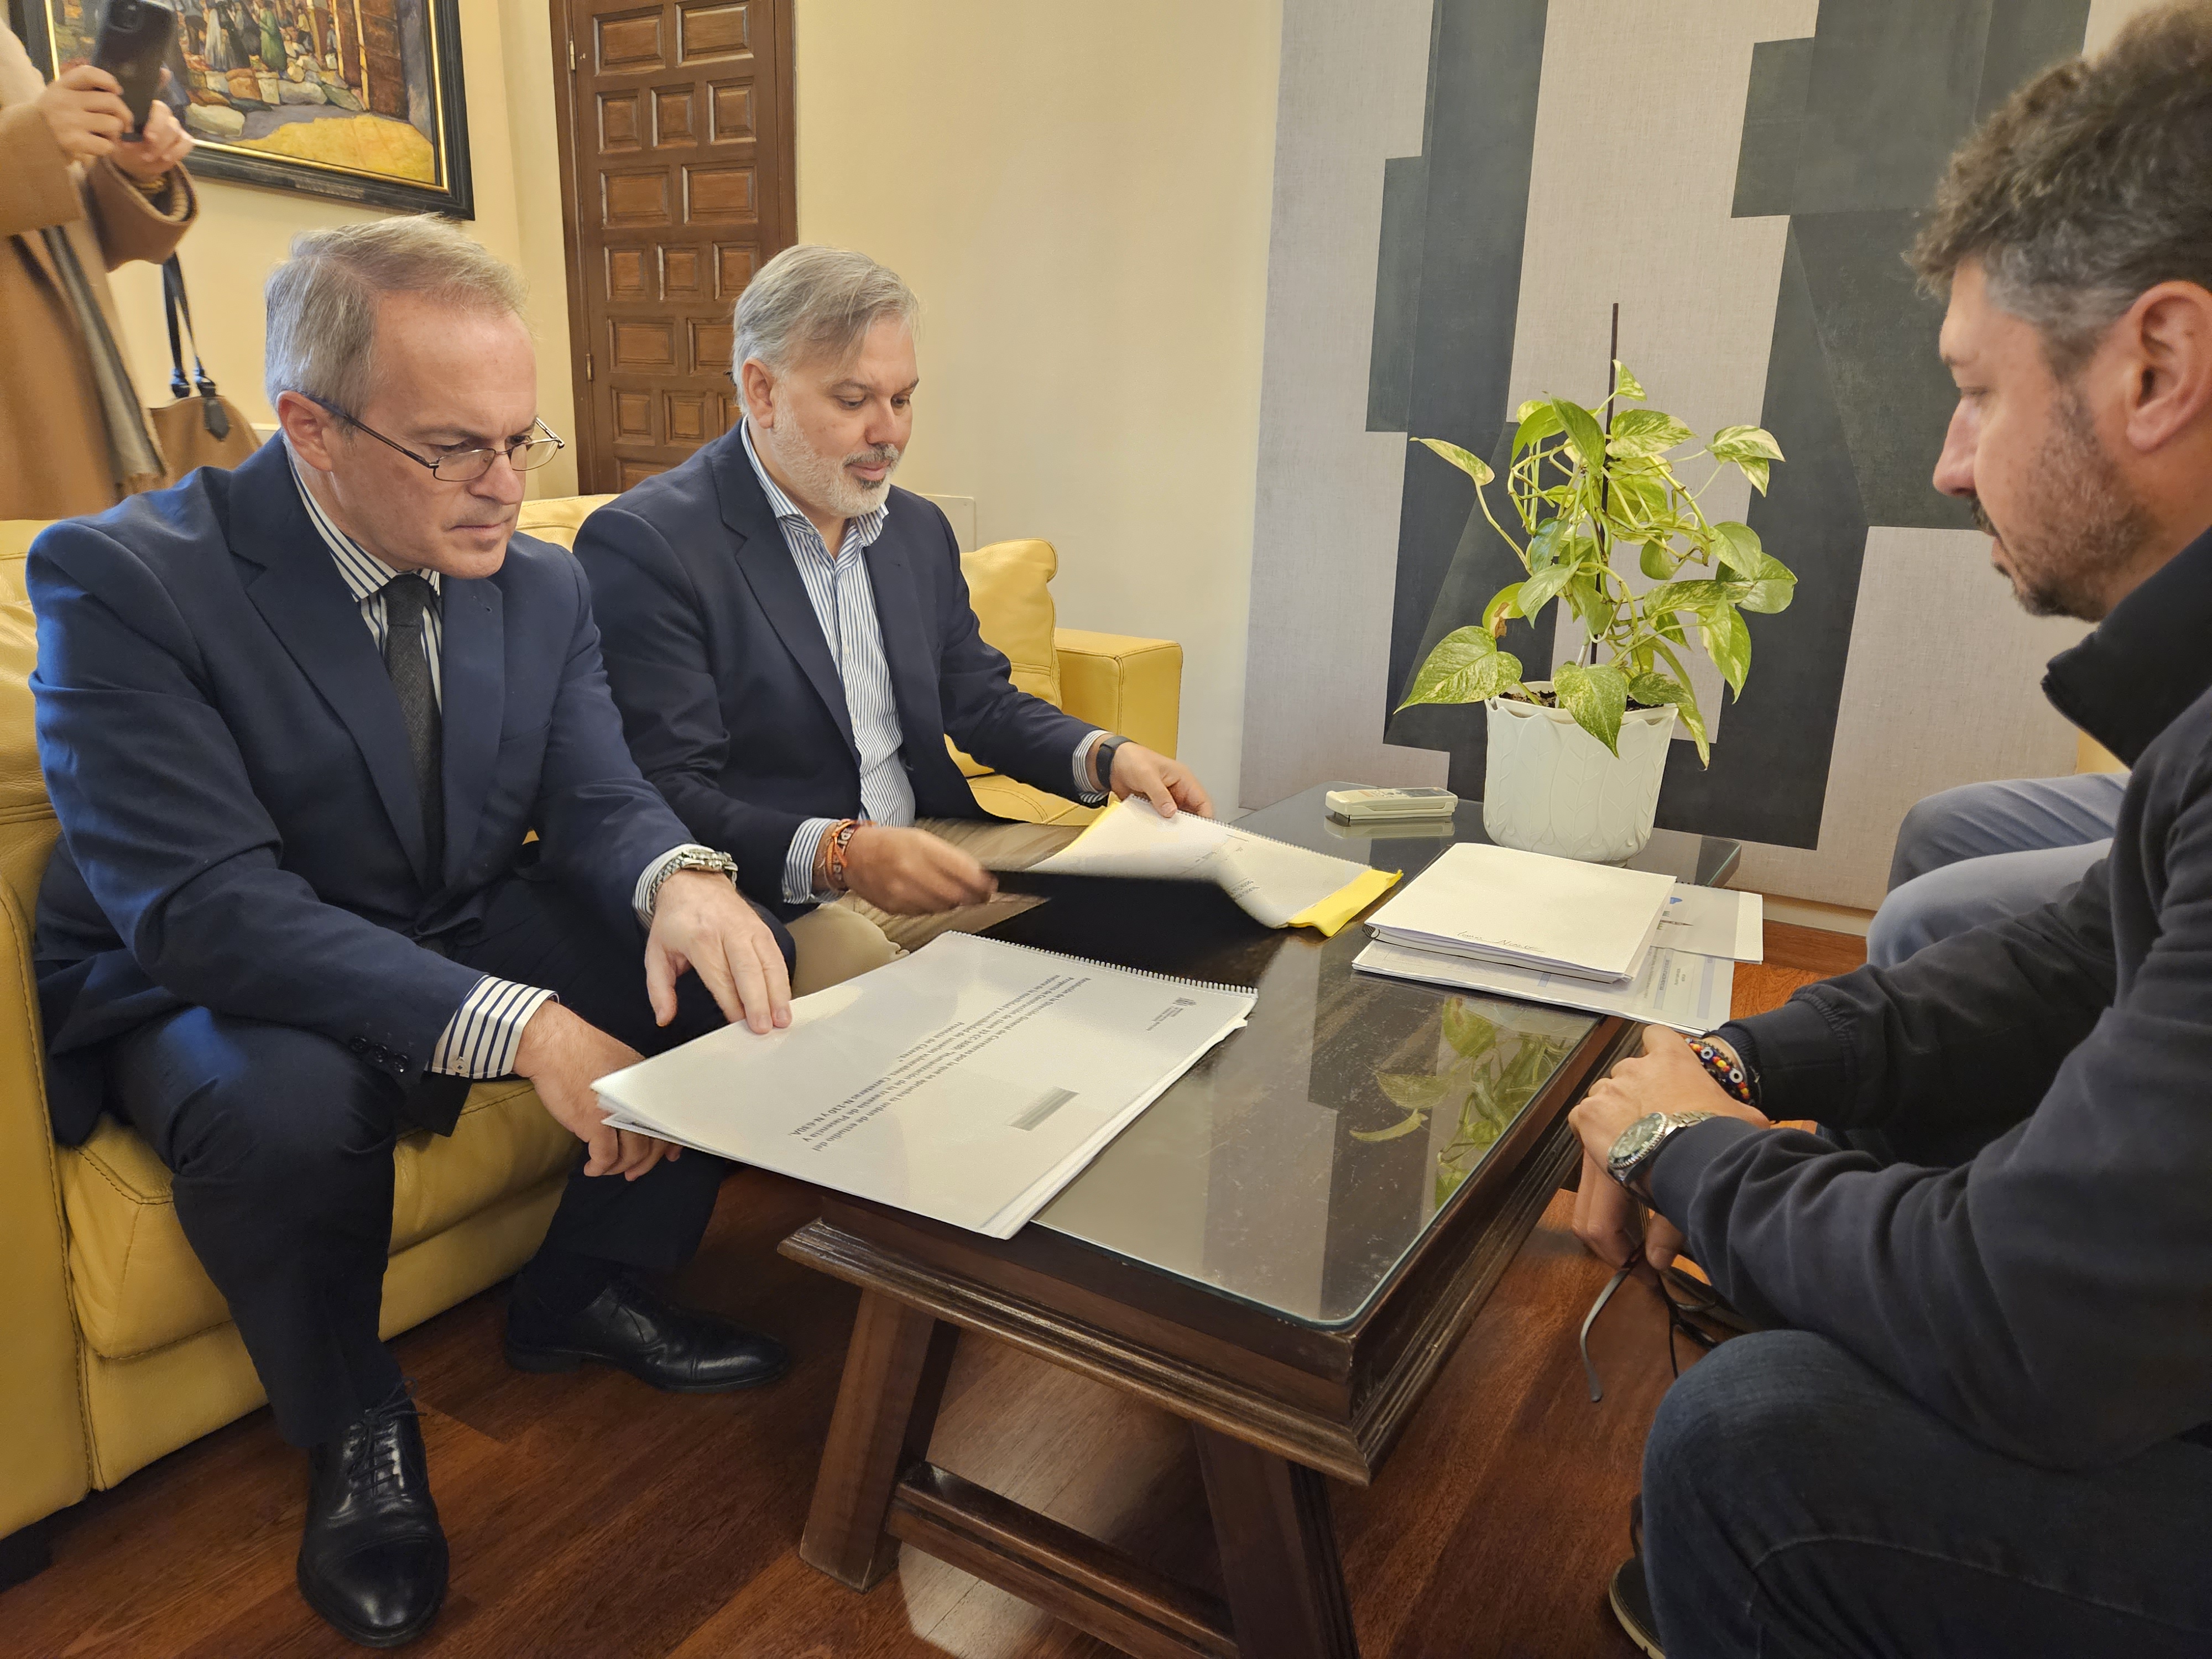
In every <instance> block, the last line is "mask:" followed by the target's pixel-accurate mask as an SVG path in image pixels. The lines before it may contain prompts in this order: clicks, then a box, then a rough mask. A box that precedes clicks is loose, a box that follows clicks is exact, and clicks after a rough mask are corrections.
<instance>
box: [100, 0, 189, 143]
mask: <svg viewBox="0 0 2212 1659" xmlns="http://www.w3.org/2000/svg"><path fill="white" fill-rule="evenodd" d="M176 33H177V14H176V13H174V12H173V11H171V10H170V9H168V8H167V6H163V5H157V4H155V0H107V10H106V14H105V15H103V16H102V17H101V18H100V39H99V40H98V41H97V42H96V43H95V44H94V46H93V49H92V63H93V67H94V68H95V69H104V70H106V71H107V72H108V73H109V74H110V75H112V76H114V77H115V83H116V85H118V86H119V87H120V88H123V101H124V103H125V106H128V107H129V109H130V111H131V137H133V138H135V137H137V136H138V135H139V134H140V133H141V132H143V131H145V128H146V117H147V115H148V114H149V112H151V111H152V110H153V107H154V94H155V93H157V92H159V91H160V90H161V60H162V59H163V58H167V56H168V55H169V43H170V42H171V41H172V40H174V39H175V38H176Z"/></svg>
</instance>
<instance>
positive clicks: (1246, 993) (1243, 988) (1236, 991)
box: [924, 837, 1265, 1001]
mask: <svg viewBox="0 0 2212 1659" xmlns="http://www.w3.org/2000/svg"><path fill="white" fill-rule="evenodd" d="M1262 839H1263V840H1264V839H1265V837H1262ZM976 937H978V938H979V939H990V935H989V934H987V933H982V934H978V935H977V936H976ZM991 943H992V944H994V945H1007V946H1009V947H1011V948H1012V949H1013V950H1017V951H1030V952H1031V953H1032V954H1033V955H1036V956H1040V957H1053V958H1054V959H1055V960H1057V961H1060V962H1078V963H1082V964H1083V965H1084V966H1085V967H1086V968H1110V969H1113V970H1114V971H1115V973H1117V974H1132V975H1135V976H1136V977H1137V978H1139V979H1157V980H1160V981H1164V982H1165V983H1167V984H1170V985H1187V986H1188V987H1190V988H1191V989H1192V990H1194V991H1218V992H1220V993H1221V994H1223V995H1225V996H1232V997H1250V998H1252V999H1253V1000H1255V1001H1257V1000H1259V996H1260V993H1259V991H1258V990H1257V989H1256V988H1255V987H1252V986H1249V985H1224V984H1221V983H1220V982H1219V981H1215V980H1210V979H1185V978H1184V977H1183V976H1182V975H1180V974H1161V973H1155V972H1154V971H1153V970H1152V969H1150V968H1124V967H1123V966H1122V965H1121V963H1118V962H1094V961H1092V960H1091V958H1090V957H1079V956H1077V955H1075V954H1073V952H1072V951H1048V950H1046V949H1045V948H1044V946H1043V945H1024V944H1023V943H1022V942H1021V941H1020V940H1019V939H991ZM924 948H925V949H927V946H925V947H924Z"/></svg>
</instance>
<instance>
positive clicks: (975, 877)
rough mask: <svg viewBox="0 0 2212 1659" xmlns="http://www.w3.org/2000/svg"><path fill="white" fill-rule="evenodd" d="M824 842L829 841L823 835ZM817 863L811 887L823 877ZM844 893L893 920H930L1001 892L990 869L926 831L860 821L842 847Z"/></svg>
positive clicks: (819, 864)
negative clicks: (903, 918)
mask: <svg viewBox="0 0 2212 1659" xmlns="http://www.w3.org/2000/svg"><path fill="white" fill-rule="evenodd" d="M824 841H825V843H826V841H827V837H824ZM823 870H824V863H823V859H820V858H817V860H816V864H815V885H816V887H817V889H818V888H819V887H820V886H821V884H822V883H823V880H824V879H826V877H825V876H824V874H823ZM845 886H846V890H847V891H848V892H851V893H855V894H858V895H859V896H860V897H862V898H864V899H866V901H867V902H869V903H871V904H872V905H874V906H875V907H876V908H878V909H879V910H888V911H890V913H891V914H892V915H895V916H932V915H937V914H938V913H939V912H940V911H944V910H957V909H958V908H960V907H961V906H962V905H963V904H981V903H983V902H985V901H986V900H987V899H988V898H989V897H990V896H991V895H992V894H994V893H995V892H997V891H998V890H999V884H998V880H997V878H995V877H994V876H993V875H992V874H991V872H989V871H988V870H986V869H985V868H984V867H983V866H981V865H980V864H978V863H976V862H975V860H974V859H973V858H972V857H970V856H969V854H966V853H964V852H963V851H962V850H961V849H960V848H957V847H955V846H954V845H953V844H952V843H951V842H949V841H940V840H939V839H938V837H936V836H933V835H931V834H930V833H929V831H928V830H927V829H896V828H894V827H893V826H892V825H890V824H887V823H864V824H862V825H861V826H860V828H859V829H855V830H854V832H853V839H852V841H851V842H850V843H849V844H848V846H847V847H846V848H845Z"/></svg>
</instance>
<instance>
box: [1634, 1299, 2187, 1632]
mask: <svg viewBox="0 0 2212 1659" xmlns="http://www.w3.org/2000/svg"><path fill="white" fill-rule="evenodd" d="M2209 1540H2212V1449H2208V1448H2206V1447H2204V1446H2201V1445H2198V1444H2197V1443H2193V1442H2191V1441H2182V1440H2171V1441H2167V1442H2166V1443H2163V1444H2161V1445H2158V1446H2154V1447H2153V1448H2152V1449H2149V1450H2148V1451H2146V1452H2142V1453H2140V1454H2138V1455H2136V1456H2135V1457H2132V1458H2130V1459H2129V1460H2128V1461H2127V1462H2124V1463H2118V1464H2115V1465H2112V1467H2109V1468H2100V1469H2092V1470H2087V1471H2085V1472H2081V1473H2072V1474H2069V1473H2063V1472H2059V1471H2056V1470H2051V1469H2043V1468H2035V1467H2033V1465H2030V1464H2027V1463H2021V1462H2014V1461H2013V1460H2012V1459H2010V1458H2008V1457H2003V1456H2001V1455H1998V1454H1997V1453H1996V1452H1994V1451H1991V1450H1990V1449H1988V1448H1987V1447H1985V1446H1983V1445H1981V1444H1980V1443H1978V1442H1976V1441H1973V1440H1971V1439H1969V1438H1968V1437H1966V1436H1965V1435H1964V1434H1961V1433H1960V1431H1957V1430H1956V1429H1954V1428H1952V1427H1951V1426H1950V1425H1948V1424H1946V1423H1944V1422H1943V1421H1942V1419H1939V1418H1937V1417H1936V1416H1935V1415H1934V1414H1933V1413H1929V1412H1927V1411H1925V1410H1923V1409H1922V1408H1921V1407H1919V1406H1917V1405H1916V1404H1915V1403H1914V1402H1913V1401H1911V1400H1909V1399H1907V1398H1906V1397H1905V1395H1902V1394H1900V1393H1899V1391H1898V1390H1897V1389H1894V1388H1893V1387H1892V1386H1891V1385H1890V1384H1889V1383H1887V1382H1886V1381H1885V1380H1884V1379H1883V1378H1881V1376H1877V1375H1876V1374H1875V1372H1874V1371H1872V1370H1869V1369H1868V1368H1867V1367H1866V1366H1864V1365H1862V1364H1859V1362H1858V1361H1857V1360H1856V1359H1853V1358H1851V1357H1850V1355H1849V1354H1847V1353H1845V1352H1844V1351H1843V1350H1842V1349H1841V1348H1839V1347H1838V1346H1836V1345H1835V1344H1834V1343H1832V1342H1831V1341H1829V1340H1827V1339H1826V1337H1821V1336H1815V1335H1814V1334H1811V1333H1810V1332H1806V1331H1770V1332H1763V1333H1760V1334H1754V1335H1751V1336H1742V1337H1738V1338H1736V1339H1735V1340H1734V1341H1731V1342H1727V1343H1724V1344H1723V1345H1722V1346H1720V1347H1719V1348H1717V1350H1715V1351H1714V1352H1712V1353H1711V1355H1709V1356H1708V1357H1707V1358H1705V1359H1702V1360H1700V1361H1699V1363H1698V1364H1696V1365H1694V1366H1692V1368H1691V1369H1690V1370H1689V1371H1687V1372H1686V1373H1685V1375H1684V1376H1683V1377H1682V1379H1681V1381H1680V1382H1679V1383H1676V1384H1675V1385H1674V1388H1673V1389H1672V1390H1670V1391H1669V1392H1668V1395H1667V1397H1666V1399H1665V1400H1663V1401H1661V1403H1660V1407H1659V1414H1658V1416H1657V1417H1656V1419H1654V1421H1653V1423H1652V1425H1651V1435H1650V1439H1649V1440H1648V1441H1646V1442H1645V1443H1644V1572H1645V1577H1646V1581H1647V1583H1648V1584H1649V1586H1650V1592H1651V1600H1652V1605H1653V1608H1654V1611H1655V1612H1656V1613H1657V1615H1658V1620H1659V1631H1660V1636H1661V1638H1662V1643H1663V1644H1664V1646H1665V1648H1666V1650H1667V1653H1668V1659H1735V1656H1739V1655H1741V1656H1745V1659H1749V1656H1753V1655H1760V1656H1768V1655H1785V1654H1786V1655H1799V1654H1802V1655H1814V1654H1818V1655H1821V1656H1824V1659H1830V1656H1838V1655H1851V1656H1858V1655H1881V1656H1893V1655H1894V1656H1905V1655H1914V1656H1919V1655H1928V1656H1941V1659H1971V1656H1978V1655H1984V1654H1986V1655H1990V1656H1993V1659H1995V1656H2002V1659H2037V1656H2045V1655H2049V1656H2057V1655H2069V1656H2083V1659H2090V1656H2094V1659H2104V1656H2108V1655H2109V1656H2113V1659H2120V1656H2125V1659H2163V1656H2168V1655H2175V1656H2179V1655H2184V1654H2188V1655H2196V1656H2200V1659H2201V1656H2203V1655H2206V1654H2212V1567H2208V1565H2207V1547H2208V1541H2209Z"/></svg>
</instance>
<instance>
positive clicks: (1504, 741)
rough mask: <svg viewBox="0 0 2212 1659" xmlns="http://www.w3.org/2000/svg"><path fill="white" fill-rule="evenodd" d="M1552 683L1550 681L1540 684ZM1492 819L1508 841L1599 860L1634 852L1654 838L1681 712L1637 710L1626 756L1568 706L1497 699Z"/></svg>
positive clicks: (1485, 789)
mask: <svg viewBox="0 0 2212 1659" xmlns="http://www.w3.org/2000/svg"><path fill="white" fill-rule="evenodd" d="M1529 690H1532V691H1548V690H1551V686H1550V684H1549V683H1548V682H1532V683H1531V684H1530V686H1529ZM1488 708H1489V709H1490V752H1489V758H1488V761H1487V763H1486V765H1485V767H1484V769H1483V782H1482V827H1483V828H1484V829H1486V830H1488V831H1489V832H1490V838H1491V840H1492V841H1494V842H1497V843H1498V845H1499V846H1501V847H1516V848H1520V849H1521V850H1522V852H1524V853H1549V854H1553V855H1554V856H1556V857H1559V858H1568V859H1582V860H1586V861H1587V862H1589V863H1592V864H1618V863H1619V862H1620V860H1623V859H1627V858H1633V857H1635V856H1636V854H1638V853H1640V852H1642V851H1643V850H1644V843H1645V842H1648V841H1650V839H1651V821H1652V819H1653V818H1654V817H1656V815H1657V813H1658V811H1659V784H1660V781H1661V779H1662V777H1663V776H1664V775H1665V773H1666V769H1667V744H1668V739H1669V738H1672V737H1673V736H1674V709H1673V708H1671V707H1669V708H1632V709H1630V710H1629V711H1628V713H1627V714H1625V715H1623V716H1622V717H1621V721H1620V754H1619V755H1618V756H1617V757H1616V756H1613V755H1610V754H1608V753H1607V752H1606V747H1605V745H1604V744H1601V743H1600V742H1599V741H1598V740H1597V739H1596V738H1594V737H1592V736H1590V734H1589V732H1585V731H1583V729H1582V727H1581V726H1577V725H1576V724H1575V720H1574V716H1573V715H1571V714H1568V713H1567V712H1566V711H1565V709H1563V708H1543V707H1541V706H1540V705H1538V704H1535V703H1527V702H1519V701H1517V700H1516V699H1510V698H1505V697H1492V699H1491V700H1490V702H1489V704H1488Z"/></svg>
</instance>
